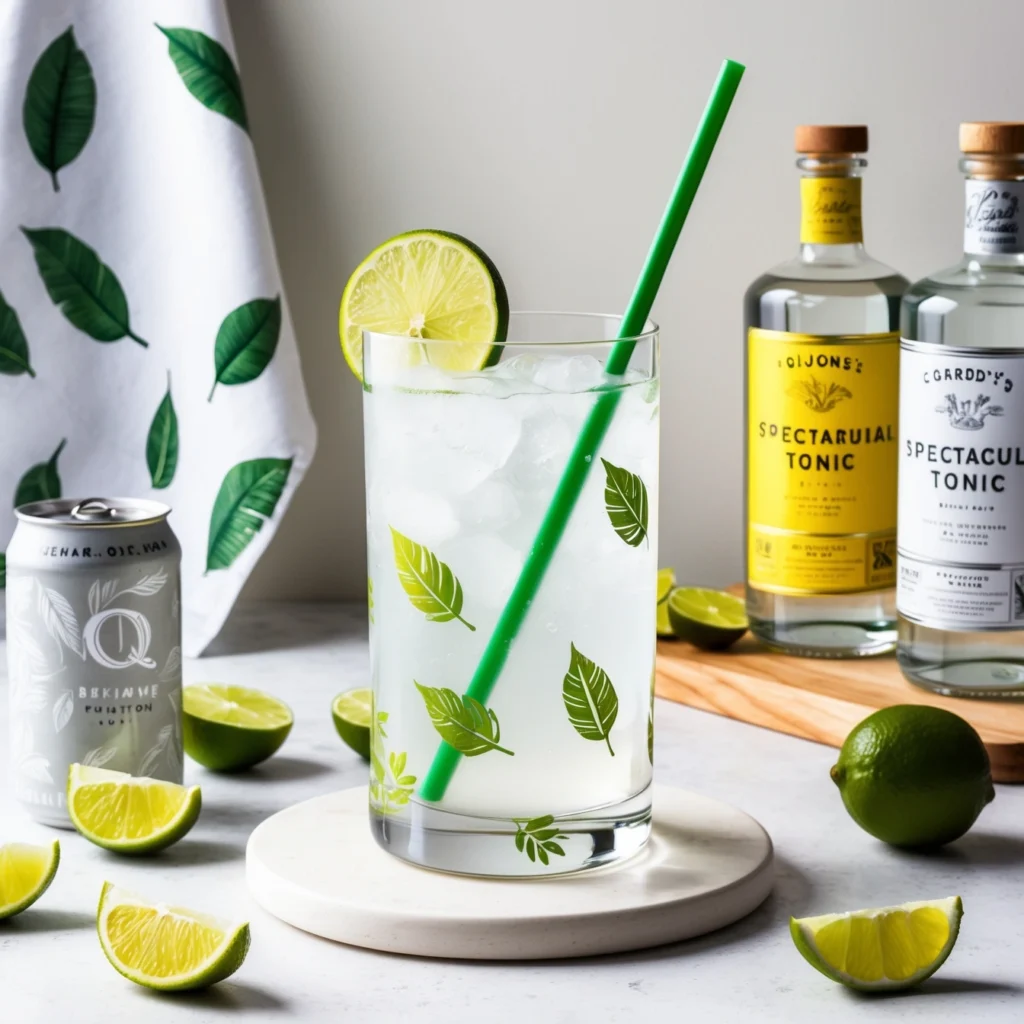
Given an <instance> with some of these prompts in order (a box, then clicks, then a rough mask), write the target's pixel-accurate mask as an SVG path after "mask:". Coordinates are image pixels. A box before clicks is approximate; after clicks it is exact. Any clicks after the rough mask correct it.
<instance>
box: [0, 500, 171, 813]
mask: <svg viewBox="0 0 1024 1024" xmlns="http://www.w3.org/2000/svg"><path fill="white" fill-rule="evenodd" d="M169 511H170V509H168V508H167V506H166V505H161V504H159V503H157V502H154V501H145V500H141V499H128V498H111V499H106V498H88V499H85V500H76V499H66V498H65V499H57V500H53V501H39V502H35V503H33V504H30V505H22V506H20V507H19V508H18V509H16V510H15V512H16V515H17V517H18V526H17V529H16V530H15V532H14V536H13V537H12V539H11V543H10V545H9V546H8V548H7V587H6V602H7V659H8V674H9V677H10V721H11V743H10V753H11V759H12V761H11V776H12V782H13V786H14V795H15V798H16V799H17V800H18V801H19V803H20V804H21V805H22V807H24V809H25V810H26V811H27V812H28V813H29V814H30V815H31V816H32V817H34V818H36V819H37V820H38V821H42V822H45V823H46V824H49V825H57V826H60V827H64V828H70V827H71V824H70V820H69V818H68V814H67V810H66V807H65V802H64V792H65V787H66V784H67V775H68V766H69V765H70V764H72V763H74V762H79V763H82V764H89V765H94V766H95V767H98V768H108V769H111V770H113V771H123V772H129V773H130V774H132V775H148V776H151V777H152V778H156V779H163V780H165V781H167V782H178V783H180V782H181V776H182V739H181V613H180V608H181V603H180V594H181V585H180V578H179V565H180V562H181V549H180V547H179V546H178V541H177V539H176V538H175V536H174V533H173V532H172V531H171V528H170V525H169V524H168V522H167V514H168V512H169Z"/></svg>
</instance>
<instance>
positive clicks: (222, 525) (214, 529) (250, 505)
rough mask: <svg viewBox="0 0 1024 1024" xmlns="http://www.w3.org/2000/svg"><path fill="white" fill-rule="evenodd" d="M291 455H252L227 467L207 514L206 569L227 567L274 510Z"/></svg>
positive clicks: (247, 544) (290, 464)
mask: <svg viewBox="0 0 1024 1024" xmlns="http://www.w3.org/2000/svg"><path fill="white" fill-rule="evenodd" d="M291 468H292V460H291V459H251V460H250V461H249V462H240V463H238V465H237V466H234V467H233V468H232V469H230V470H229V471H228V474H227V476H225V477H224V482H223V483H222V484H221V485H220V490H219V491H218V492H217V500H216V501H215V502H214V503H213V513H212V515H211V516H210V542H209V546H208V548H207V552H206V571H207V572H210V571H211V570H213V569H226V568H228V566H230V565H232V564H233V563H234V561H235V559H236V558H237V557H238V556H239V555H240V554H241V553H242V552H243V551H244V550H245V549H246V548H247V547H248V546H249V542H250V541H251V540H252V539H253V537H255V536H256V534H257V533H259V532H260V530H262V529H263V524H264V523H265V522H266V521H267V520H268V519H269V518H270V517H271V516H272V515H273V514H274V509H275V508H277V502H278V500H279V499H280V497H281V492H282V491H283V490H284V485H285V483H286V482H287V480H288V474H289V473H290V472H291Z"/></svg>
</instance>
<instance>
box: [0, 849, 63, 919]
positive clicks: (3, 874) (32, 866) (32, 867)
mask: <svg viewBox="0 0 1024 1024" xmlns="http://www.w3.org/2000/svg"><path fill="white" fill-rule="evenodd" d="M59 863H60V843H58V842H57V840H56V839H54V841H53V842H52V843H50V845H49V846H30V845H29V844H28V843H7V844H6V845H4V846H0V921H2V920H3V919H4V918H5V917H14V915H15V914H20V913H21V912H22V911H23V910H26V909H27V908H28V907H31V906H32V904H33V903H35V901H36V900H37V899H39V897H40V896H42V895H43V893H44V892H46V890H47V889H48V888H49V887H50V883H51V882H52V881H53V876H54V875H55V874H57V865H58V864H59Z"/></svg>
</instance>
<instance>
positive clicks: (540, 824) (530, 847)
mask: <svg viewBox="0 0 1024 1024" xmlns="http://www.w3.org/2000/svg"><path fill="white" fill-rule="evenodd" d="M554 821H555V816H554V815H553V814H545V815H544V816H543V817H541V818H531V819H530V820H529V821H523V822H520V821H513V822H512V824H513V825H515V827H516V849H517V850H518V851H519V852H520V853H525V854H526V856H527V857H529V858H530V860H532V861H537V860H539V861H540V862H541V864H547V863H548V857H549V855H550V854H554V855H555V856H556V857H564V856H565V850H563V849H562V847H561V846H559V844H558V843H556V842H555V840H556V839H568V838H569V837H568V836H567V835H565V834H564V833H563V832H559V831H558V828H557V827H555V828H552V825H553V824H554Z"/></svg>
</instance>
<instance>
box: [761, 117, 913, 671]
mask: <svg viewBox="0 0 1024 1024" xmlns="http://www.w3.org/2000/svg"><path fill="white" fill-rule="evenodd" d="M867 148H868V131H867V128H865V127H864V126H863V125H842V126H836V125H802V126H801V127H799V128H797V130H796V150H797V153H798V154H799V159H798V160H797V167H798V168H799V169H800V174H801V178H800V198H801V204H802V216H801V220H800V251H799V255H798V256H797V257H796V258H795V259H792V260H790V261H788V262H787V263H783V264H781V265H779V266H777V267H775V268H773V269H772V270H770V271H768V273H766V274H764V275H762V276H761V277H759V278H758V279H757V280H756V281H755V282H754V283H753V284H752V285H751V286H750V288H749V289H748V290H747V294H746V299H745V302H746V326H747V339H746V340H747V374H746V377H747V385H746V386H747V396H746V411H747V430H746V449H747V453H746V496H747V534H746V542H747V613H748V615H749V618H750V628H751V630H752V631H753V633H754V634H756V635H757V636H758V637H760V638H761V639H762V640H763V641H764V642H765V643H767V644H768V645H770V646H771V647H774V648H776V649H779V650H783V651H787V652H788V653H790V654H799V655H805V656H811V657H825V658H830V657H831V658H850V657H862V656H866V655H874V654H883V653H885V652H887V651H891V650H892V649H893V647H894V646H895V644H896V596H895V584H896V464H897V458H898V450H897V431H898V426H897V412H898V408H899V386H898V381H897V377H898V368H899V344H900V341H899V333H898V330H897V328H898V326H899V307H900V297H901V296H902V294H903V292H904V290H905V289H906V287H907V284H908V281H907V279H906V278H904V277H902V276H901V275H899V274H897V273H896V271H895V270H893V269H892V268H891V267H887V266H886V265H885V264H884V263H880V262H878V261H877V260H875V259H872V258H871V256H869V255H868V253H867V252H866V250H865V248H864V238H863V233H862V230H861V175H862V173H863V170H864V167H865V166H866V163H867V162H866V160H865V159H864V157H863V154H864V153H865V152H866V151H867Z"/></svg>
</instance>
